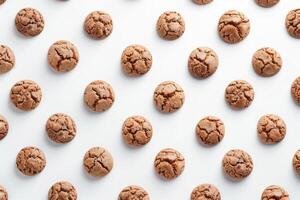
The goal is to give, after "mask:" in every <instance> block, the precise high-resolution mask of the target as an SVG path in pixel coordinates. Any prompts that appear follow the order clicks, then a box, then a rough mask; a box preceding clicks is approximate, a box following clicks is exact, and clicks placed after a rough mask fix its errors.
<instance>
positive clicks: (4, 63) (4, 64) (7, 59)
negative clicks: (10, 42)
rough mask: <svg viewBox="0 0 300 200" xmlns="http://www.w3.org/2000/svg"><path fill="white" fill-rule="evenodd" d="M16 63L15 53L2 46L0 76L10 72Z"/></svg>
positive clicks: (0, 51)
mask: <svg viewBox="0 0 300 200" xmlns="http://www.w3.org/2000/svg"><path fill="white" fill-rule="evenodd" d="M15 63H16V58H15V55H14V53H13V51H12V50H11V49H10V48H9V47H8V46H5V45H0V74H4V73H6V72H8V71H10V70H11V69H12V68H13V67H14V66H15Z"/></svg>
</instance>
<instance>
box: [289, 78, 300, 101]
mask: <svg viewBox="0 0 300 200" xmlns="http://www.w3.org/2000/svg"><path fill="white" fill-rule="evenodd" d="M291 95H292V97H293V99H294V101H295V102H296V103H297V104H299V105H300V76H299V77H297V78H296V79H295V80H294V81H293V83H292V86H291Z"/></svg>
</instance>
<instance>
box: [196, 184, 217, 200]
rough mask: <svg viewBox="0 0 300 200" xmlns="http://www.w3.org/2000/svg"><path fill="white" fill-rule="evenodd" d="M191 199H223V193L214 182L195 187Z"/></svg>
mask: <svg viewBox="0 0 300 200" xmlns="http://www.w3.org/2000/svg"><path fill="white" fill-rule="evenodd" d="M191 200H221V194H220V192H219V190H218V188H216V186H214V185H212V184H202V185H199V186H197V187H195V188H194V190H193V192H192V194H191Z"/></svg>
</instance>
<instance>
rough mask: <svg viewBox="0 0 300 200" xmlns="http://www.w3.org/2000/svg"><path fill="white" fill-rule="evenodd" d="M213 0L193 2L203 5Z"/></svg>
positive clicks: (194, 0) (196, 0)
mask: <svg viewBox="0 0 300 200" xmlns="http://www.w3.org/2000/svg"><path fill="white" fill-rule="evenodd" d="M212 1H213V0H193V2H194V3H196V4H199V5H205V4H208V3H211V2H212Z"/></svg>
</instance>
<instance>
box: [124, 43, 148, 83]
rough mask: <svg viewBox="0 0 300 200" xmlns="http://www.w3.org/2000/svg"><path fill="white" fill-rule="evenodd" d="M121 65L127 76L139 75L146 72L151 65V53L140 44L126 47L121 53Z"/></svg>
mask: <svg viewBox="0 0 300 200" xmlns="http://www.w3.org/2000/svg"><path fill="white" fill-rule="evenodd" d="M121 65H122V68H123V71H124V72H125V73H126V74H127V75H129V76H134V77H136V76H141V75H144V74H146V73H147V72H148V71H149V70H150V68H151V66H152V55H151V53H150V51H149V50H148V49H147V48H146V47H144V46H142V45H131V46H128V47H126V49H125V50H124V51H123V53H122V57H121Z"/></svg>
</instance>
